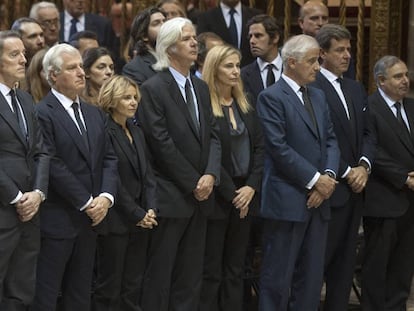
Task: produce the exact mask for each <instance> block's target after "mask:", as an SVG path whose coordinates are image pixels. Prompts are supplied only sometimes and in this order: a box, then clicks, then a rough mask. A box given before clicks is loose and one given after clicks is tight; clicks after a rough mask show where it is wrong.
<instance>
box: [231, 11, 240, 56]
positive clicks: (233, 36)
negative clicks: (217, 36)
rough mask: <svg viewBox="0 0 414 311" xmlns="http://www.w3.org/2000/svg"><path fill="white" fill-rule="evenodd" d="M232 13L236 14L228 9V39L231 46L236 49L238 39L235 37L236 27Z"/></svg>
mask: <svg viewBox="0 0 414 311" xmlns="http://www.w3.org/2000/svg"><path fill="white" fill-rule="evenodd" d="M234 13H236V10H235V9H234V8H231V9H230V12H229V14H230V25H229V32H230V38H231V44H232V45H233V46H234V47H236V48H238V47H239V39H238V36H237V26H236V21H235V20H234Z"/></svg>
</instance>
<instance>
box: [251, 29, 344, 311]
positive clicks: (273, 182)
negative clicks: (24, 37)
mask: <svg viewBox="0 0 414 311" xmlns="http://www.w3.org/2000/svg"><path fill="white" fill-rule="evenodd" d="M318 58H319V45H318V43H317V42H316V40H315V39H314V38H312V37H310V36H307V35H299V36H294V37H292V38H290V39H289V40H288V41H287V42H286V43H285V45H284V47H283V49H282V60H283V68H284V69H283V73H282V77H281V79H279V80H278V81H277V82H276V83H275V84H274V85H272V86H270V87H268V88H267V89H265V90H264V91H263V92H262V93H260V95H259V98H258V103H257V112H258V115H259V119H260V120H261V122H262V125H263V131H264V136H265V166H264V170H263V172H264V176H263V186H262V202H261V209H260V213H261V215H262V217H264V218H265V222H264V239H263V240H264V246H263V252H264V253H263V262H262V271H261V279H260V300H259V310H261V311H275V310H291V311H303V310H312V311H316V310H317V309H318V305H319V298H320V290H321V287H322V283H323V264H324V256H323V254H324V252H325V246H326V237H327V232H328V220H329V217H330V206H329V202H328V201H327V199H329V197H330V196H331V194H332V192H333V191H334V189H335V186H336V183H337V182H336V181H335V178H336V175H337V172H338V166H339V149H338V145H337V141H336V137H335V134H334V131H333V125H332V122H331V119H330V117H329V108H328V104H327V102H326V98H325V96H324V94H323V92H322V91H321V90H319V89H316V88H312V87H308V86H307V85H308V84H309V83H311V82H313V81H314V80H315V76H316V74H317V72H318V71H319V63H318Z"/></svg>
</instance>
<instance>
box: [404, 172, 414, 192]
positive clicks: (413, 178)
mask: <svg viewBox="0 0 414 311" xmlns="http://www.w3.org/2000/svg"><path fill="white" fill-rule="evenodd" d="M405 184H406V185H407V187H408V189H410V190H412V191H414V172H409V173H408V176H407V181H406V182H405Z"/></svg>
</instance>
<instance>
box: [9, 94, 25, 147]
mask: <svg viewBox="0 0 414 311" xmlns="http://www.w3.org/2000/svg"><path fill="white" fill-rule="evenodd" d="M9 95H10V97H11V103H12V106H13V110H14V115H15V116H16V119H17V123H18V124H19V128H20V131H21V132H22V134H23V137H24V138H25V139H26V140H27V129H26V127H25V125H24V121H23V118H24V116H23V115H22V114H21V112H20V109H19V104H18V103H17V99H16V91H15V90H14V89H11V90H10V93H9Z"/></svg>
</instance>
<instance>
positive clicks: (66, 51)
mask: <svg viewBox="0 0 414 311" xmlns="http://www.w3.org/2000/svg"><path fill="white" fill-rule="evenodd" d="M43 68H44V70H45V72H46V77H47V80H48V81H49V84H50V86H51V91H50V92H49V94H48V95H46V97H45V98H43V99H42V100H41V101H40V103H39V104H38V105H37V106H36V108H37V112H38V115H39V121H40V124H41V126H42V130H43V137H44V143H45V145H46V147H47V150H48V151H49V152H50V156H51V163H50V187H49V197H48V201H47V203H45V206H44V209H42V211H41V213H40V218H41V226H40V229H41V236H42V244H41V249H40V255H39V261H38V267H37V283H36V296H35V300H34V305H33V309H32V310H35V311H46V310H56V300H57V297H58V294H59V291H61V292H62V308H63V309H62V310H89V309H90V292H91V283H92V272H93V265H94V258H95V246H96V233H95V230H94V229H93V227H94V226H96V225H98V224H99V223H100V222H101V221H102V220H103V219H104V217H105V216H106V213H107V211H108V208H109V207H111V206H112V204H113V202H114V196H115V191H116V185H117V177H116V176H117V159H116V156H115V154H114V151H113V149H112V145H111V142H110V140H109V137H108V135H107V132H106V118H105V115H104V113H103V112H102V111H100V110H99V109H98V108H97V107H95V106H92V105H89V104H87V103H85V102H83V101H81V100H80V99H79V94H80V93H81V92H82V90H83V88H84V87H85V73H84V71H83V69H82V58H81V56H80V54H79V52H78V50H76V49H75V48H74V47H72V46H70V45H68V44H58V45H55V46H54V47H52V48H50V50H49V51H48V52H47V53H46V55H45V57H44V59H43Z"/></svg>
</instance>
